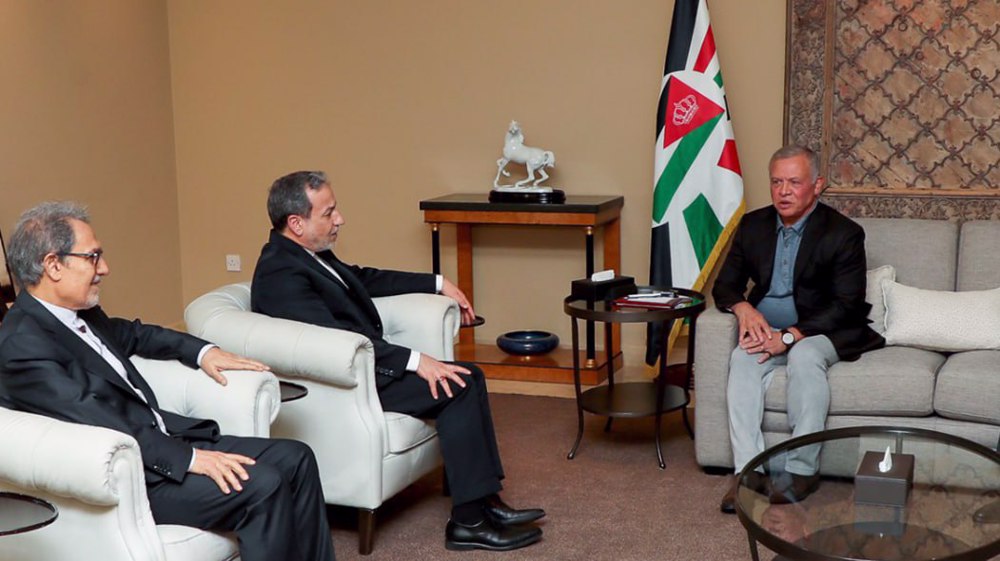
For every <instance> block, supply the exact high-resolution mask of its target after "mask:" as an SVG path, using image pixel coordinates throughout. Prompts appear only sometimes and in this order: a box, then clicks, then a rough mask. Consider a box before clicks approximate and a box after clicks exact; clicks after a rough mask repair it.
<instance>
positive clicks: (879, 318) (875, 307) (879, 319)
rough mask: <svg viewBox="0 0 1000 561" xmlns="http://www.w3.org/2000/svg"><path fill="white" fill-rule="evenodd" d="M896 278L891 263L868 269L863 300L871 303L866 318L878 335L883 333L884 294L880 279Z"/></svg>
mask: <svg viewBox="0 0 1000 561" xmlns="http://www.w3.org/2000/svg"><path fill="white" fill-rule="evenodd" d="M894 280H896V268H895V267H893V266H892V265H882V266H881V267H876V268H875V269H872V270H870V271H868V275H867V283H868V285H867V289H866V290H865V301H867V302H868V303H869V304H871V306H872V309H871V311H870V312H868V319H869V320H870V321H871V322H872V323H871V328H872V329H874V330H875V332H876V333H878V334H879V335H885V296H884V295H883V294H882V281H894Z"/></svg>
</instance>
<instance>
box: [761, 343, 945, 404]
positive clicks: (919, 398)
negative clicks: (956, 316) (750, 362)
mask: <svg viewBox="0 0 1000 561" xmlns="http://www.w3.org/2000/svg"><path fill="white" fill-rule="evenodd" d="M944 360H945V357H944V355H942V354H941V353H936V352H933V351H925V350H922V349H912V348H908V347H885V348H883V349H878V350H875V351H871V352H867V353H865V354H863V355H861V358H859V359H858V360H856V361H854V362H843V361H841V362H838V363H837V364H834V365H833V366H832V367H831V368H830V372H829V373H828V374H827V378H828V379H829V381H830V412H829V414H830V415H893V416H899V417H922V416H925V415H930V414H932V413H933V412H934V380H935V377H936V375H937V371H938V369H939V368H940V367H941V365H942V363H944ZM787 383H788V378H787V375H786V372H785V368H784V367H781V368H778V369H777V370H776V371H775V373H774V378H773V380H772V381H771V387H770V388H768V390H767V395H766V398H765V408H766V409H767V410H769V411H787V410H788V407H787V405H788V396H787V394H786V392H785V386H786V385H787Z"/></svg>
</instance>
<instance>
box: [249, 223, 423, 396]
mask: <svg viewBox="0 0 1000 561" xmlns="http://www.w3.org/2000/svg"><path fill="white" fill-rule="evenodd" d="M317 255H318V256H319V257H320V258H321V259H323V260H324V261H325V262H326V263H328V264H329V265H330V266H331V267H332V268H333V269H334V270H335V271H336V272H337V274H338V275H340V277H341V278H342V279H343V281H344V282H343V283H342V282H340V281H339V280H337V279H336V278H335V277H334V276H333V275H332V274H331V273H330V271H328V270H327V269H326V268H325V267H323V265H322V264H320V263H319V262H318V261H316V259H315V258H314V257H313V256H312V255H310V254H309V253H308V252H307V251H306V250H305V248H303V247H302V246H300V245H299V244H297V243H295V242H294V241H292V240H290V239H288V238H286V237H285V236H283V235H281V233H279V232H277V231H274V230H272V231H271V235H270V239H269V241H268V242H267V243H266V244H264V247H263V249H261V252H260V258H259V259H258V260H257V267H256V269H255V270H254V274H253V284H252V285H251V291H250V302H251V304H250V305H251V308H252V309H253V311H255V312H258V313H262V314H266V315H269V316H272V317H277V318H284V319H290V320H295V321H301V322H303V323H309V324H312V325H319V326H322V327H333V328H336V329H345V330H347V331H353V332H355V333H359V334H361V335H364V336H365V337H367V338H368V339H370V340H371V342H372V345H373V346H374V347H375V373H376V374H377V376H376V377H375V378H376V380H375V382H376V385H377V386H378V387H382V386H384V385H385V384H387V383H389V382H391V381H392V379H395V378H399V377H401V376H403V375H404V374H405V373H406V363H407V361H408V360H409V358H410V349H408V348H406V347H401V346H399V345H393V344H392V343H389V342H388V341H386V340H385V339H384V338H383V332H382V318H381V317H379V314H378V310H376V308H375V304H374V303H373V302H372V298H373V297H378V296H394V295H397V294H407V293H411V292H424V293H429V294H433V293H434V292H435V291H436V288H437V286H436V278H435V275H433V274H426V273H406V272H402V271H390V270H381V269H374V268H371V267H357V266H354V265H347V264H345V263H344V262H342V261H341V260H339V259H337V257H336V256H335V255H334V254H333V252H332V251H330V250H326V251H321V252H319V253H318V254H317ZM345 283H346V286H345Z"/></svg>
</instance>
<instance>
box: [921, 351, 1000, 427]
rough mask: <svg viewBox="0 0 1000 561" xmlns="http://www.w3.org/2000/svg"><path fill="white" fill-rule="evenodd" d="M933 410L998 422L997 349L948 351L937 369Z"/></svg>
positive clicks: (999, 369)
mask: <svg viewBox="0 0 1000 561" xmlns="http://www.w3.org/2000/svg"><path fill="white" fill-rule="evenodd" d="M934 410H935V411H937V413H938V415H941V416H942V417H948V418H949V419H959V420H963V421H977V422H980V423H991V424H994V425H1000V351H967V352H964V353H955V354H953V355H951V356H950V357H949V358H948V360H947V361H946V362H945V363H944V366H942V367H941V371H940V372H939V373H938V378H937V388H936V390H935V392H934Z"/></svg>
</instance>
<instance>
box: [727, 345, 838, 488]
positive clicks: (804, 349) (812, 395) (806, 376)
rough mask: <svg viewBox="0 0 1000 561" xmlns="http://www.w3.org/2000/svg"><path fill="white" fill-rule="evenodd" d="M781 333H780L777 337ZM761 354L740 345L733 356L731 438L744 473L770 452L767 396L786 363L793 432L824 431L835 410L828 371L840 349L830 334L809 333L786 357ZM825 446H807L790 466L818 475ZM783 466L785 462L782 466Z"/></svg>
mask: <svg viewBox="0 0 1000 561" xmlns="http://www.w3.org/2000/svg"><path fill="white" fill-rule="evenodd" d="M776 336H777V335H776ZM760 357H761V355H760V354H749V353H747V352H746V351H745V350H743V349H741V348H739V347H737V348H736V349H734V350H733V353H732V355H731V356H730V359H729V387H728V388H727V390H726V396H727V400H728V404H729V438H730V440H731V442H732V445H733V463H734V465H735V467H736V472H737V473H739V472H740V470H742V469H743V467H744V466H746V464H747V463H748V462H749V461H750V460H752V459H753V457H754V456H756V455H757V454H759V453H761V452H763V451H764V433H763V431H762V430H761V423H762V422H763V419H764V394H766V393H767V389H768V387H770V385H771V379H772V378H773V377H774V369H775V368H777V367H778V366H786V371H787V376H788V386H787V390H786V393H787V395H788V424H789V425H790V426H791V427H792V436H793V437H795V436H801V435H804V434H810V433H814V432H819V431H821V430H823V428H824V427H825V426H826V414H827V411H829V409H830V384H829V382H827V379H826V373H827V370H828V369H829V368H830V366H832V365H833V364H835V363H836V362H837V360H839V359H838V357H837V351H836V349H834V348H833V343H831V342H830V339H828V338H827V337H826V336H825V335H814V336H812V337H806V338H805V339H802V340H801V341H799V342H798V343H795V345H793V346H792V348H791V350H790V351H789V352H787V353H785V354H783V355H779V356H775V357H771V358H769V359H768V360H765V361H764V362H763V363H761V364H758V363H757V360H758V359H760ZM819 451H820V446H819V445H818V444H816V445H811V446H804V447H802V448H799V449H796V450H793V451H791V452H789V454H788V455H787V456H786V458H785V466H784V469H785V470H786V471H788V472H789V473H794V474H796V475H812V474H814V473H816V469H817V467H818V465H817V462H818V459H819ZM779 467H780V466H779Z"/></svg>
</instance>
